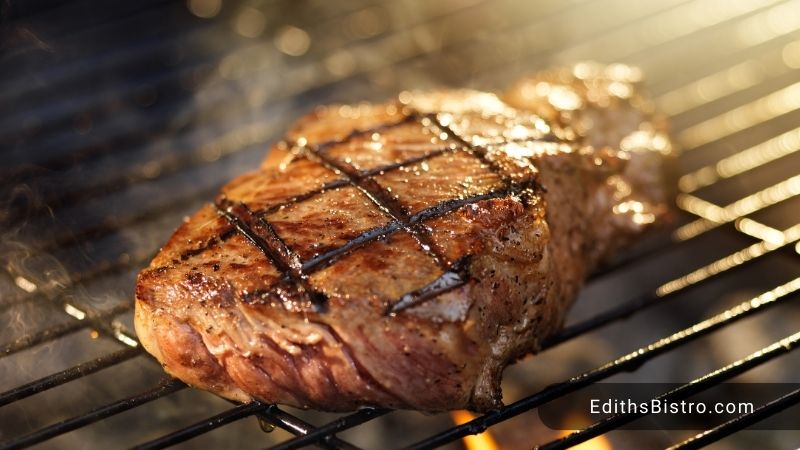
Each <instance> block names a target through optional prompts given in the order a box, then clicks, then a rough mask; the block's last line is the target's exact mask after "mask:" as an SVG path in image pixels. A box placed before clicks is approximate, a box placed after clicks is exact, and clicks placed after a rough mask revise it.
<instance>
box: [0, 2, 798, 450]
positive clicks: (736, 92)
mask: <svg viewBox="0 0 800 450" xmlns="http://www.w3.org/2000/svg"><path fill="white" fill-rule="evenodd" d="M91 3H92V2H88V1H86V2H80V1H79V2H75V3H62V2H58V1H35V2H25V3H20V4H16V3H15V2H11V3H10V6H9V5H6V6H5V7H6V9H7V10H6V22H5V23H4V25H3V27H2V29H0V33H2V39H3V43H4V44H3V46H2V50H3V54H2V61H3V62H2V67H3V76H2V77H1V78H0V110H1V111H2V113H0V142H3V146H4V147H5V151H4V164H3V166H2V167H0V174H2V179H3V184H2V192H1V194H2V196H1V197H0V199H2V202H3V207H2V209H0V220H1V221H2V225H3V228H2V233H3V235H2V242H0V248H2V250H0V258H1V259H2V262H3V269H4V270H3V271H2V272H0V295H1V296H0V316H2V320H3V322H2V323H3V324H4V329H3V330H0V374H2V376H0V391H2V392H0V448H2V449H16V448H24V447H28V446H33V445H37V444H41V445H42V446H43V447H52V448H64V447H75V446H78V445H80V446H81V447H87V446H96V447H97V448H109V447H113V448H118V447H130V446H132V445H134V444H135V445H136V448H143V449H144V448H147V449H155V448H165V447H170V446H173V445H184V446H185V447H187V448H189V447H195V446H196V447H198V448H207V447H212V448H213V447H222V446H227V447H236V448H240V447H244V446H248V447H253V448H267V447H268V448H273V449H293V448H301V447H304V446H309V445H311V446H316V447H321V448H343V449H355V448H387V447H392V448H396V447H402V448H409V449H412V448H413V449H424V448H435V447H441V446H448V445H449V446H451V448H458V446H460V445H470V444H468V443H467V441H464V440H462V439H463V438H465V437H467V436H470V435H473V434H478V433H481V432H484V431H487V430H488V431H487V434H489V435H491V436H492V439H493V440H496V441H497V442H498V444H499V445H501V446H502V447H503V448H518V447H519V448H529V447H530V446H532V445H539V446H540V448H546V449H558V448H568V447H571V446H574V445H577V444H579V443H581V442H585V441H591V442H594V443H597V442H598V439H603V440H604V441H603V442H604V443H605V445H612V444H613V448H642V447H643V446H644V445H645V444H642V442H646V443H649V444H650V445H652V446H654V447H669V446H672V447H671V448H698V447H703V446H705V445H708V444H711V443H717V444H716V445H718V446H719V447H718V448H752V447H753V445H752V443H753V442H757V443H759V444H764V445H766V446H767V447H769V446H770V445H771V446H779V445H783V446H784V447H785V446H788V445H789V444H785V443H786V442H789V443H794V444H796V443H797V442H798V441H800V434H798V432H797V431H792V430H783V431H781V432H774V433H771V434H770V435H769V436H767V435H765V434H758V433H759V432H757V431H753V430H748V428H750V427H752V426H753V425H754V424H755V423H757V422H759V421H761V420H763V419H765V418H767V417H770V416H773V415H777V414H787V413H791V414H797V413H798V409H797V407H796V405H797V404H798V403H800V390H793V389H789V388H787V390H786V391H785V392H784V393H782V395H781V396H778V397H775V398H774V399H772V400H771V401H766V402H764V403H763V404H761V405H757V407H756V409H755V410H754V411H752V412H748V413H745V414H742V415H740V416H738V417H736V418H735V419H733V420H730V421H728V422H725V423H723V424H721V425H716V426H713V427H709V429H708V430H707V431H680V430H676V431H674V432H670V433H665V432H660V433H651V435H650V436H645V435H643V434H641V433H640V432H638V431H637V432H633V431H630V430H623V429H620V428H621V427H623V426H624V425H626V424H628V423H630V422H633V421H635V420H638V419H641V418H642V415H635V414H620V415H613V416H611V417H609V418H607V419H604V420H601V421H599V422H596V423H593V424H590V425H589V426H587V427H586V428H585V429H583V430H582V431H578V432H574V433H558V432H555V431H553V430H548V429H545V428H544V427H543V426H541V425H539V426H536V425H534V424H533V423H534V422H535V419H536V416H535V412H536V409H537V408H538V407H540V406H542V405H545V404H548V403H549V402H552V401H554V400H556V399H558V398H561V397H563V396H566V395H568V394H570V393H573V392H576V391H579V390H581V389H584V388H586V387H587V386H590V385H593V384H594V383H598V382H601V381H606V380H620V379H622V380H623V381H624V382H648V381H653V380H654V379H656V378H659V376H661V375H667V376H669V377H671V378H670V379H666V378H663V377H661V378H660V379H657V380H655V381H670V382H674V381H675V379H679V380H680V381H681V383H685V384H681V385H680V386H679V387H677V388H675V389H673V390H670V391H669V392H665V393H664V396H665V398H669V399H682V398H690V397H691V396H693V395H695V394H697V393H699V392H702V391H705V390H708V389H712V388H714V387H718V386H720V385H721V384H722V383H724V382H726V381H729V380H734V379H736V380H740V379H742V377H747V376H749V374H751V373H760V374H762V376H761V377H755V378H744V379H746V380H751V381H752V380H758V381H763V380H764V379H765V377H764V375H763V374H764V373H765V369H769V370H770V373H782V372H786V373H787V374H788V375H787V376H786V377H784V378H782V379H781V380H780V381H783V382H787V380H788V381H789V382H795V383H796V382H797V381H798V380H797V379H796V378H794V379H792V378H791V375H792V370H791V368H792V367H796V365H797V362H798V359H797V355H796V354H795V353H792V352H793V351H794V350H795V349H796V348H797V346H798V345H797V344H798V343H800V328H798V327H797V326H796V324H797V323H800V322H798V321H797V319H798V318H800V312H799V311H798V309H797V305H796V304H793V301H794V300H795V299H797V298H798V293H799V292H800V275H799V274H800V259H799V258H800V213H799V212H798V211H800V208H798V207H799V206H800V175H798V173H800V171H798V168H800V128H798V127H797V124H798V123H799V122H798V121H799V120H800V81H798V80H800V15H798V14H797V13H796V11H798V8H800V2H798V1H797V0H788V1H776V0H753V1H750V2H736V3H735V4H733V2H724V1H718V0H693V1H686V0H666V1H661V2H635V3H631V2H627V1H622V0H578V1H570V2H563V1H545V2H537V3H536V4H535V5H533V4H528V2H511V1H502V0H501V1H496V2H488V1H484V0H463V1H448V2H429V3H432V4H430V5H427V4H422V3H421V2H420V3H416V2H413V1H400V2H391V3H375V2H372V1H369V0H349V1H346V2H313V1H309V2H290V1H286V2H282V1H274V2H255V1H254V2H240V3H236V4H229V3H225V4H224V5H221V4H220V3H219V2H216V1H213V0H190V1H189V2H187V3H182V2H181V3H170V2H162V1H147V2H123V3H122V4H119V5H114V6H113V7H111V5H106V6H104V7H100V8H98V7H97V6H96V5H92V4H91ZM127 3H130V4H127ZM589 59H590V60H599V61H603V62H612V61H613V62H625V63H631V64H635V65H638V66H640V67H642V68H643V70H644V72H645V74H646V76H647V86H648V88H649V90H650V92H651V94H652V96H653V97H654V98H655V100H656V103H657V105H658V106H659V107H660V108H661V109H662V111H664V112H665V113H667V114H668V115H670V116H671V121H672V125H673V136H674V137H675V139H676V141H677V142H678V143H679V144H681V146H682V147H683V150H684V154H683V156H682V158H681V174H682V176H681V177H680V180H679V192H680V193H679V195H678V201H677V208H678V209H679V210H680V211H681V216H680V219H679V220H678V223H676V225H675V227H674V228H673V229H671V230H668V231H665V232H663V233H661V234H657V235H653V236H651V237H649V238H648V239H647V240H646V241H645V242H643V243H641V244H640V245H638V246H637V247H636V248H633V249H631V250H630V251H629V252H628V253H627V254H625V255H622V256H621V257H620V258H618V259H617V260H616V261H614V262H613V263H612V264H610V265H609V266H608V267H605V268H603V269H602V270H600V271H599V272H598V273H596V274H594V275H593V276H592V278H591V279H590V280H589V282H588V284H587V287H586V289H585V290H584V292H583V294H582V296H581V298H580V300H579V301H578V303H577V305H576V306H575V308H574V310H573V311H572V313H571V315H570V319H569V320H568V323H567V326H566V328H565V329H564V330H562V331H561V332H560V333H559V334H557V335H556V336H553V337H552V338H551V339H549V340H548V341H547V343H546V344H545V348H544V349H543V350H542V353H541V354H540V355H538V356H536V357H534V358H530V359H528V360H525V361H522V362H520V363H518V364H517V365H516V366H514V367H512V368H510V369H509V370H508V371H507V372H509V373H508V374H507V376H506V380H504V391H505V392H506V396H507V401H508V403H507V404H506V406H504V407H502V408H500V409H498V410H495V411H492V412H490V413H487V414H485V415H479V416H473V415H468V416H466V418H464V419H463V420H459V421H458V422H459V423H460V424H459V425H455V426H454V425H453V422H452V421H451V419H450V416H448V415H446V414H442V415H433V416H425V415H422V414H418V413H415V412H404V411H388V410H382V409H374V408H367V409H362V410H360V411H358V412H355V413H351V414H344V415H342V414H325V413H318V412H309V411H299V410H294V409H290V408H283V407H278V406H275V405H267V404H262V403H259V402H252V403H249V404H243V405H237V404H230V403H226V402H225V401H224V400H221V399H219V398H217V397H215V396H213V395H211V394H208V393H205V392H200V391H196V390H193V389H189V388H187V386H186V385H184V384H183V383H181V382H179V381H176V380H172V379H169V378H165V375H164V374H163V371H162V370H161V368H160V367H159V366H158V364H157V363H156V362H155V361H154V360H153V359H152V358H150V357H149V356H147V355H146V353H145V352H144V351H143V350H142V349H141V346H140V345H139V344H138V342H137V340H136V336H135V333H133V331H132V328H131V323H132V318H131V310H132V306H133V304H132V298H133V294H132V289H133V284H134V283H133V280H134V277H135V274H136V272H137V270H138V269H139V268H140V267H142V266H143V265H144V264H146V262H147V261H148V260H149V259H150V258H151V257H152V256H153V254H154V253H155V251H156V250H157V248H158V246H159V245H160V244H161V243H163V242H164V241H165V240H166V238H167V237H168V236H169V234H170V233H171V232H172V231H173V230H174V228H175V227H176V226H177V224H178V223H179V222H180V220H181V218H182V217H183V216H185V215H187V214H189V213H190V212H192V211H194V210H195V209H197V207H198V205H200V204H201V203H203V202H205V201H207V200H208V199H210V198H211V197H212V196H213V194H214V193H215V192H216V191H217V189H218V188H219V186H220V185H221V184H223V183H224V182H225V181H227V180H228V179H230V178H232V176H234V175H235V174H238V173H241V172H243V171H244V170H247V169H248V168H249V167H252V166H254V165H255V164H257V163H258V161H259V160H260V159H261V158H262V156H263V154H264V149H265V148H266V145H267V144H268V143H271V142H274V141H276V140H278V139H279V138H280V136H281V134H282V132H283V130H285V128H286V126H287V124H288V123H289V122H290V121H292V120H293V119H294V118H296V117H298V116H300V115H301V114H302V113H304V112H306V111H308V110H309V109H310V108H312V107H313V106H314V105H317V104H321V103H329V102H334V101H343V102H352V101H353V100H359V99H364V100H379V99H382V98H386V97H388V96H390V95H393V94H395V93H397V92H399V91H401V90H403V89H408V88H420V87H429V86H441V85H457V86H474V87H479V88H485V89H499V88H502V87H503V86H505V85H507V83H508V82H510V81H512V80H514V79H515V78H516V77H518V76H521V75H524V74H526V73H529V72H532V71H534V70H536V69H540V68H543V67H547V66H551V65H555V64H559V63H571V62H574V61H580V60H589ZM553 366H558V367H561V369H560V370H559V369H553V368H552V367H553ZM787 368H788V369H787ZM769 381H775V380H769ZM787 386H788V385H787ZM787 409H789V410H787ZM247 418H250V419H247ZM253 418H255V419H256V420H257V421H258V423H259V424H260V425H261V426H260V427H259V426H257V425H256V424H255V422H256V420H253ZM244 419H247V420H244ZM273 428H278V429H280V430H283V431H278V430H276V431H274V432H269V433H267V431H271V430H272V429H273ZM262 429H263V430H262ZM520 430H522V431H524V437H523V440H522V442H523V444H518V443H517V444H515V443H514V442H512V440H511V438H510V437H509V436H510V435H512V434H515V433H519V432H520ZM632 433H639V434H635V435H633V434H632ZM732 434H735V437H730V438H728V439H724V438H726V437H728V436H730V435H732ZM632 435H633V436H634V437H630V436H632ZM615 439H616V440H615ZM753 439H755V441H754V440H753ZM643 440H644V441H643ZM506 441H508V442H506ZM717 441H719V442H717ZM626 442H628V444H626ZM630 442H634V443H635V444H634V445H633V446H630V445H631V444H630ZM626 445H628V447H626ZM594 448H608V447H600V446H597V447H594Z"/></svg>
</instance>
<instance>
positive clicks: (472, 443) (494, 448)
mask: <svg viewBox="0 0 800 450" xmlns="http://www.w3.org/2000/svg"><path fill="white" fill-rule="evenodd" d="M450 416H451V417H452V418H453V422H455V424H456V425H463V424H465V423H467V422H469V421H471V420H472V419H474V418H475V415H474V414H472V413H471V412H469V411H463V410H462V411H453V412H451V413H450ZM463 442H464V447H465V448H466V449H467V450H499V449H500V447H499V446H498V445H497V442H495V440H494V438H493V437H492V435H491V434H489V432H488V431H484V432H483V433H481V434H477V435H474V436H467V437H465V438H464V439H463Z"/></svg>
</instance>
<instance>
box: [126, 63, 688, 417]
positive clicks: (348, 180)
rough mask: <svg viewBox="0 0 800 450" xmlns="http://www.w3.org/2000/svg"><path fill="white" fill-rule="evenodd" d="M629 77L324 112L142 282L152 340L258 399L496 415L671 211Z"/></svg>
mask: <svg viewBox="0 0 800 450" xmlns="http://www.w3.org/2000/svg"><path fill="white" fill-rule="evenodd" d="M623 69H624V67H623V66H608V67H605V66H596V65H579V66H576V67H575V68H574V70H565V71H551V72H545V73H541V74H538V75H536V76H533V77H530V78H527V79H525V80H522V81H520V82H519V83H517V84H516V85H514V86H513V87H512V88H511V89H510V90H509V92H508V93H507V95H506V96H505V98H506V101H503V100H501V99H500V98H499V97H497V96H496V95H494V94H490V93H484V92H477V91H470V90H440V91H424V92H423V91H420V92H403V93H401V94H400V95H399V96H398V97H397V98H396V99H393V100H390V101H388V102H386V103H383V104H366V103H364V104H354V105H332V106H326V107H321V108H318V109H317V110H315V111H313V112H312V113H310V114H308V115H307V116H305V117H303V118H301V119H300V120H299V121H298V122H297V123H296V124H295V125H294V126H293V127H292V128H291V129H290V131H289V132H288V133H287V135H286V137H285V139H284V140H283V141H281V142H279V143H277V144H275V145H274V146H273V148H272V149H271V150H270V152H269V156H268V158H267V159H266V160H265V162H264V163H263V164H262V166H261V167H260V168H259V169H258V170H255V171H253V172H250V173H247V174H244V175H242V176H240V177H238V178H236V179H234V180H233V181H231V182H230V183H229V184H228V185H226V186H225V187H223V188H222V190H221V192H220V194H219V195H218V196H217V198H216V199H215V200H214V202H213V203H209V204H207V205H205V206H203V207H202V208H201V209H200V210H199V211H198V212H197V213H196V214H195V215H194V216H192V217H191V218H187V219H186V220H185V222H184V223H183V224H182V225H181V226H180V228H178V230H177V231H176V232H175V233H174V235H173V236H172V237H171V238H170V240H169V241H168V242H167V243H166V245H165V246H164V247H163V248H162V249H161V251H160V252H159V253H158V254H157V256H156V257H155V258H154V259H153V261H152V263H151V264H150V266H149V267H148V268H146V269H144V270H143V271H142V272H141V273H140V274H139V278H138V283H137V287H136V314H135V324H136V330H137V333H138V335H139V338H140V340H141V342H142V344H143V346H144V347H145V348H146V349H147V351H149V352H150V353H152V354H153V355H154V356H155V357H156V358H157V359H158V360H159V361H160V362H161V363H162V365H163V366H164V368H165V370H166V371H167V372H168V373H170V374H171V375H173V376H175V377H177V378H179V379H181V380H183V381H185V382H186V383H188V384H190V385H192V386H196V387H199V388H202V389H206V390H209V391H212V392H214V393H216V394H218V395H221V396H223V397H226V398H229V399H233V400H237V401H242V402H244V401H249V400H251V399H258V400H261V401H264V402H268V403H281V404H287V405H292V406H296V407H301V408H314V409H319V410H329V411H346V410H352V409H355V408H358V407H361V406H381V407H388V408H407V409H418V410H424V411H441V410H449V409H461V408H468V409H472V410H480V411H483V410H488V409H491V408H494V407H497V406H498V405H500V404H501V398H502V395H501V392H500V379H501V375H502V371H503V369H504V367H505V366H506V365H508V364H509V363H510V362H512V361H514V360H515V359H517V358H519V357H521V356H523V355H525V354H527V353H530V352H535V351H537V349H538V348H539V347H540V345H541V343H542V340H543V339H544V338H546V337H547V336H549V335H552V334H553V333H555V332H557V331H558V330H559V328H560V327H561V326H562V323H563V321H564V317H565V315H566V312H567V310H568V308H569V306H570V304H571V303H572V302H573V301H574V299H575V297H576V296H577V293H578V290H579V288H580V286H581V284H582V283H583V280H584V279H585V278H586V276H587V275H588V274H589V273H590V272H591V271H592V270H593V269H595V268H597V267H598V265H599V264H602V263H603V261H606V260H607V259H608V258H610V257H612V256H613V255H614V254H615V253H616V252H618V251H619V249H620V248H622V247H624V246H625V245H627V244H628V243H630V242H631V241H633V240H634V239H635V238H636V237H637V236H639V235H641V234H642V232H643V231H644V230H645V229H647V228H649V227H651V226H653V225H656V224H660V223H663V222H665V221H666V220H667V219H668V216H669V208H668V206H667V205H668V204H669V200H670V189H669V188H668V184H669V174H668V172H669V170H668V167H669V166H670V163H669V161H670V160H671V159H672V154H673V151H672V149H671V147H670V142H669V139H668V138H667V136H666V134H665V132H664V129H663V123H661V121H660V120H658V119H657V118H656V116H655V115H654V113H653V112H652V108H651V107H650V105H649V103H648V102H647V101H646V100H644V99H643V98H642V97H641V95H640V94H639V91H638V88H637V87H636V83H635V81H636V80H634V79H633V77H632V75H631V74H635V71H634V70H633V69H630V68H628V72H626V71H625V70H623Z"/></svg>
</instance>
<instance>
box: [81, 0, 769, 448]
mask: <svg viewBox="0 0 800 450" xmlns="http://www.w3.org/2000/svg"><path fill="white" fill-rule="evenodd" d="M696 3H697V4H700V2H696ZM688 4H689V3H687V5H688ZM673 10H676V11H677V10H680V11H683V10H689V8H685V7H683V6H682V7H681V8H674V9H673V8H672V7H670V8H666V9H665V10H664V11H673ZM751 11H752V10H751ZM770 11H772V9H770ZM748 14H749V13H748ZM759 14H762V15H763V14H765V13H759ZM743 16H745V17H749V16H747V14H743ZM654 17H655V16H654ZM735 17H738V16H735ZM718 23H719V22H718ZM610 28H613V27H610ZM701 29H702V30H705V29H708V28H701ZM782 31H785V30H784V29H782ZM681 33H684V32H683V31H681ZM684 35H686V34H685V33H684ZM670 36H671V37H672V38H675V36H674V35H670ZM779 36H780V35H779ZM679 37H682V36H679ZM665 42H669V40H666V41H662V42H661V43H662V44H663V43H665ZM610 47H613V46H610ZM625 48H627V47H625ZM748 48H749V47H748ZM723 51H725V49H723ZM567 54H568V52H567ZM629 54H630V52H629ZM414 57H416V56H414ZM487 66H489V65H487ZM487 68H488V67H487ZM782 156H785V155H782ZM176 170H178V169H176ZM739 231H741V230H739ZM93 273H97V271H93ZM740 306H741V305H740ZM594 328H596V327H592V328H591V329H594ZM348 417H350V416H348ZM291 421H292V419H291V418H287V419H286V423H289V422H291ZM295 425H297V426H298V427H300V428H302V427H303V425H298V424H297V422H295ZM306 425H307V424H306ZM329 425H330V424H329ZM326 426H327V425H326ZM744 426H747V425H742V427H744ZM324 427H325V426H324ZM324 427H323V428H324ZM300 428H297V429H298V430H299V429H300ZM341 429H344V428H338V429H337V430H341ZM737 429H739V428H737ZM309 430H311V428H309V427H308V426H306V428H305V431H306V432H308V431H309ZM313 432H316V431H312V433H313ZM320 434H321V433H320ZM326 436H328V437H330V435H326ZM326 442H331V441H330V440H328V441H326Z"/></svg>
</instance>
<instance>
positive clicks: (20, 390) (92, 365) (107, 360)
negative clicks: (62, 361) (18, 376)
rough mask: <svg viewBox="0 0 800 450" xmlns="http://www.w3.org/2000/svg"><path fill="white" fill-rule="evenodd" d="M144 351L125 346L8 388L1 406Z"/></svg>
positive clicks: (2, 398)
mask: <svg viewBox="0 0 800 450" xmlns="http://www.w3.org/2000/svg"><path fill="white" fill-rule="evenodd" d="M142 352H143V350H142V348H141V347H129V348H124V349H122V350H120V351H117V352H114V353H108V354H106V355H103V356H101V357H99V358H97V359H93V360H91V361H87V362H85V363H82V364H78V365H77V366H73V367H70V368H69V369H65V370H62V371H61V372H57V373H54V374H52V375H48V376H46V377H43V378H39V379H38V380H35V381H31V382H30V383H26V384H23V385H22V386H19V387H16V388H14V389H11V390H8V391H6V392H3V393H2V394H0V406H4V405H7V404H9V403H12V402H15V401H17V400H22V399H23V398H26V397H30V396H31V395H34V394H38V393H39V392H42V391H46V390H48V389H52V388H54V387H56V386H60V385H62V384H64V383H68V382H70V381H72V380H76V379H78V378H81V377H85V376H87V375H90V374H93V373H95V372H97V371H100V370H103V369H106V368H108V367H111V366H114V365H116V364H119V363H121V362H124V361H127V360H129V359H132V358H135V357H137V356H139V355H141V354H142Z"/></svg>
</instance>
